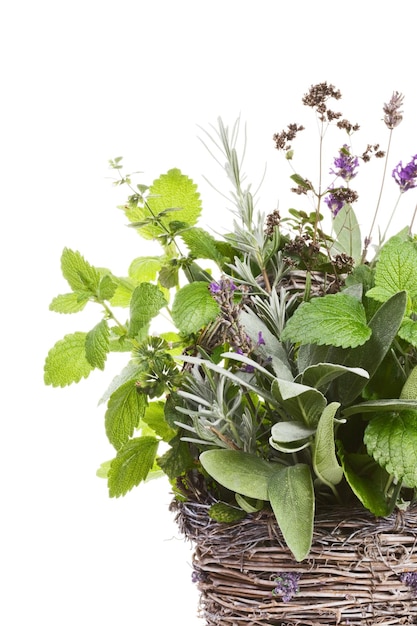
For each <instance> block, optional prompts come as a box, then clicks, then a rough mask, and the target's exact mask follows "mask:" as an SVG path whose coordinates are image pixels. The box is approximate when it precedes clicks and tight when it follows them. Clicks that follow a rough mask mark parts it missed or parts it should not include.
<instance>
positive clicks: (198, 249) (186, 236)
mask: <svg viewBox="0 0 417 626" xmlns="http://www.w3.org/2000/svg"><path fill="white" fill-rule="evenodd" d="M181 238H182V239H183V241H184V242H185V243H186V244H187V247H188V249H189V251H190V254H191V255H192V256H193V257H195V258H196V259H211V260H212V261H215V263H217V264H218V265H219V266H221V265H222V264H223V261H224V256H223V255H222V254H221V252H219V249H218V248H217V245H216V240H215V239H214V237H212V236H211V235H210V234H209V233H208V232H207V231H206V230H204V229H203V228H189V229H188V230H185V231H184V232H182V233H181Z"/></svg>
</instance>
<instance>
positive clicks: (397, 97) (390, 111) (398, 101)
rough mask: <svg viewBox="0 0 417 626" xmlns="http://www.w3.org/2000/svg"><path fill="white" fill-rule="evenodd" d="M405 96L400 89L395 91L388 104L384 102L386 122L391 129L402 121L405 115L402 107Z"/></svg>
mask: <svg viewBox="0 0 417 626" xmlns="http://www.w3.org/2000/svg"><path fill="white" fill-rule="evenodd" d="M403 100H404V96H403V95H402V94H401V93H399V92H398V91H394V92H393V94H392V96H391V100H390V101H389V102H388V104H384V106H383V111H384V122H385V124H386V125H387V126H388V128H389V129H390V130H392V129H393V128H395V127H396V126H398V124H400V123H401V122H402V119H403V115H402V113H403V112H402V111H400V107H401V106H402V104H403Z"/></svg>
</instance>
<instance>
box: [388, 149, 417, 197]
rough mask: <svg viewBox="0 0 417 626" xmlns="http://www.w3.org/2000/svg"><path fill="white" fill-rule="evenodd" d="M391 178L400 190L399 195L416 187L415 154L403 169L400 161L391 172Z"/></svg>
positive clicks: (416, 169)
mask: <svg viewBox="0 0 417 626" xmlns="http://www.w3.org/2000/svg"><path fill="white" fill-rule="evenodd" d="M392 176H393V178H394V180H395V182H396V183H397V185H398V186H399V188H400V191H401V193H404V191H408V190H409V189H413V187H417V154H415V155H414V156H413V157H412V159H411V161H410V162H409V163H407V165H405V166H404V167H403V162H402V161H400V162H399V163H398V165H397V167H395V168H394V169H393V171H392Z"/></svg>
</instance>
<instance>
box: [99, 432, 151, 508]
mask: <svg viewBox="0 0 417 626" xmlns="http://www.w3.org/2000/svg"><path fill="white" fill-rule="evenodd" d="M158 444H159V442H158V440H157V439H155V438H154V437H136V438H135V439H130V441H128V442H127V443H126V444H125V445H124V446H123V448H121V449H120V450H119V452H118V453H117V456H116V458H114V459H113V460H112V462H111V465H110V470H109V472H108V487H109V495H110V497H111V498H118V497H120V496H124V495H126V493H127V492H128V491H130V490H131V489H133V487H136V486H137V485H138V484H139V483H140V482H142V481H143V480H145V478H146V477H147V475H148V474H149V472H150V471H151V469H152V466H153V464H154V462H155V457H156V452H157V450H158Z"/></svg>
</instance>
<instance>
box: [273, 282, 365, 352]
mask: <svg viewBox="0 0 417 626" xmlns="http://www.w3.org/2000/svg"><path fill="white" fill-rule="evenodd" d="M370 335H371V330H370V328H369V327H368V326H367V323H366V315H365V309H364V307H363V305H362V304H361V302H359V300H357V299H356V298H354V297H353V296H348V295H346V294H343V293H337V294H331V295H328V296H323V297H322V298H313V299H312V300H311V301H310V302H304V303H303V304H301V305H300V306H299V307H298V309H297V310H296V311H295V312H294V315H293V316H292V317H291V318H290V319H289V320H288V322H287V324H286V326H285V328H284V330H283V332H282V334H281V340H282V341H287V340H290V341H293V342H296V343H301V344H308V343H314V344H318V345H323V344H325V345H329V346H340V347H342V348H354V347H356V346H359V345H362V344H364V343H365V341H366V340H367V339H369V337H370Z"/></svg>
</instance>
